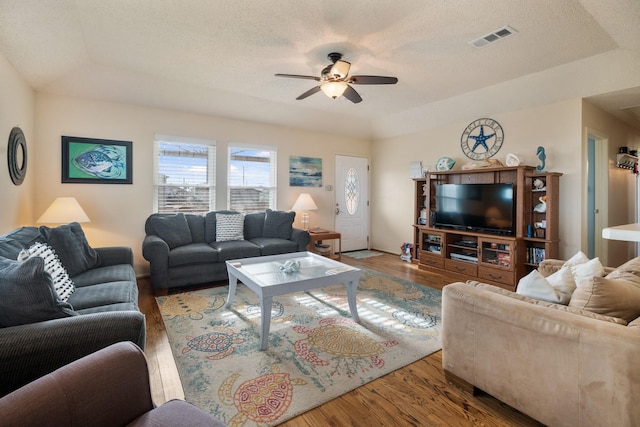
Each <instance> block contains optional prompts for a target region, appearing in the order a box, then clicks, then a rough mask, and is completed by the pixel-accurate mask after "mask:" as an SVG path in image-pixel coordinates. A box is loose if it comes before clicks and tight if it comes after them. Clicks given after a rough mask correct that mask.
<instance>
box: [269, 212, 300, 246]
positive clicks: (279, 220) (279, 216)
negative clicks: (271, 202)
mask: <svg viewBox="0 0 640 427" xmlns="http://www.w3.org/2000/svg"><path fill="white" fill-rule="evenodd" d="M295 217H296V213H295V212H284V211H272V210H271V209H267V211H266V214H265V217H264V229H263V231H262V237H276V238H278V239H287V240H288V239H290V238H291V231H292V230H293V220H294V219H295Z"/></svg>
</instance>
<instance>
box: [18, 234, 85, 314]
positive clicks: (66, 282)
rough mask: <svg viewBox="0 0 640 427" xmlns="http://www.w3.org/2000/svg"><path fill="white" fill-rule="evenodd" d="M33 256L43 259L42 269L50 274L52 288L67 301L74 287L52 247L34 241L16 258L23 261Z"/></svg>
mask: <svg viewBox="0 0 640 427" xmlns="http://www.w3.org/2000/svg"><path fill="white" fill-rule="evenodd" d="M34 256H37V257H40V258H42V259H43V260H44V269H45V271H46V272H47V273H49V274H50V275H51V279H52V280H53V288H54V289H55V290H56V293H57V294H58V297H60V299H61V300H62V301H67V300H68V299H69V295H71V294H72V293H73V292H75V290H76V287H75V286H74V284H73V281H72V280H71V278H70V277H69V274H67V270H66V269H65V268H64V266H63V265H62V263H61V262H60V260H59V259H58V256H57V255H56V253H55V251H54V250H53V248H51V247H50V246H49V245H47V244H46V243H39V242H38V243H34V244H33V245H31V247H30V248H29V249H23V250H22V251H21V252H20V253H19V254H18V260H19V261H24V260H26V259H29V258H31V257H34Z"/></svg>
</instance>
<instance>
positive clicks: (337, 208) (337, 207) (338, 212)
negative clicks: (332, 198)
mask: <svg viewBox="0 0 640 427" xmlns="http://www.w3.org/2000/svg"><path fill="white" fill-rule="evenodd" d="M336 215H340V205H339V204H338V203H336Z"/></svg>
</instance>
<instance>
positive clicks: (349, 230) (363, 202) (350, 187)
mask: <svg viewBox="0 0 640 427" xmlns="http://www.w3.org/2000/svg"><path fill="white" fill-rule="evenodd" d="M335 165H336V172H335V173H336V176H335V183H336V184H335V185H336V201H335V202H336V209H335V215H336V220H335V228H336V231H337V232H338V233H340V234H341V236H342V251H343V252H347V251H357V250H360V249H368V248H369V159H367V158H365V157H353V156H341V155H336V163H335Z"/></svg>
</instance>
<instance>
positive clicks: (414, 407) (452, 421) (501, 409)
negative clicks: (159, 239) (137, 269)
mask: <svg viewBox="0 0 640 427" xmlns="http://www.w3.org/2000/svg"><path fill="white" fill-rule="evenodd" d="M341 261H342V262H344V263H346V264H350V265H354V266H359V267H365V268H369V269H373V270H377V271H380V272H383V273H386V274H389V275H392V276H395V277H400V278H402V279H406V280H410V281H412V282H415V283H419V284H421V285H425V286H430V287H432V288H436V289H442V287H443V286H445V285H446V284H447V283H450V282H452V281H453V280H451V279H447V278H446V277H444V276H441V275H439V274H433V273H429V272H426V271H422V270H418V268H417V267H416V266H415V265H413V264H408V263H406V262H402V261H401V260H400V258H399V256H397V255H391V254H384V255H382V256H378V257H372V258H367V259H362V260H357V259H354V258H351V257H347V256H343V257H342V260H341ZM138 286H139V287H140V309H141V310H142V312H143V313H145V315H146V318H147V346H146V350H145V353H146V355H147V359H148V361H149V371H150V377H151V389H152V396H153V399H154V401H155V402H156V404H161V403H164V402H166V401H167V400H170V399H176V398H177V399H184V393H183V391H182V385H181V384H180V378H179V376H178V372H177V369H176V366H175V363H174V361H173V356H172V354H171V348H170V347H169V342H168V340H167V334H166V331H165V328H164V323H163V322H162V317H161V315H160V312H159V311H158V306H157V305H156V302H155V299H154V297H153V293H152V291H151V285H150V281H149V279H147V278H143V279H138ZM373 425H376V426H378V425H380V426H497V427H500V426H504V427H507V426H541V424H540V423H538V422H536V421H535V420H533V419H531V418H529V417H527V416H526V415H524V414H522V413H520V412H518V411H516V410H515V409H513V408H511V407H509V406H507V405H505V404H503V403H502V402H500V401H498V400H496V399H494V398H493V397H491V396H489V395H487V394H484V393H480V394H478V395H472V394H470V393H468V392H466V391H463V390H461V389H459V388H457V387H455V386H454V385H452V384H449V383H448V382H447V381H446V379H445V377H444V372H443V370H442V351H438V352H436V353H434V354H432V355H430V356H427V357H425V358H423V359H421V360H418V361H417V362H414V363H412V364H410V365H408V366H405V367H404V368H401V369H398V370H397V371H394V372H391V373H389V374H387V375H385V376H383V377H381V378H378V379H376V380H374V381H372V382H370V383H368V384H365V385H364V386H362V387H359V388H357V389H356V390H353V391H351V392H349V393H347V394H345V395H343V396H340V397H339V398H337V399H334V400H332V401H330V402H327V403H325V404H323V405H320V406H319V407H317V408H315V409H312V410H310V411H308V412H306V413H304V414H301V415H299V416H297V417H295V418H292V419H291V420H289V421H286V422H284V423H283V424H281V426H285V427H309V426H318V427H320V426H322V427H325V426H336V427H341V426H362V427H370V426H373Z"/></svg>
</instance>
